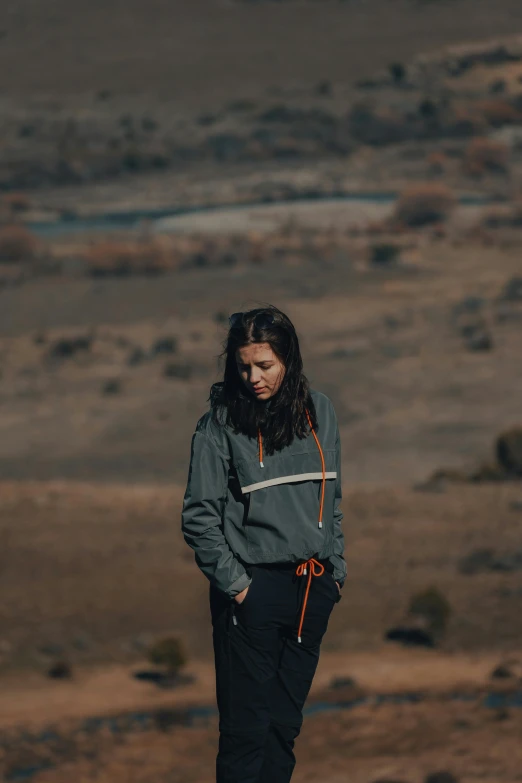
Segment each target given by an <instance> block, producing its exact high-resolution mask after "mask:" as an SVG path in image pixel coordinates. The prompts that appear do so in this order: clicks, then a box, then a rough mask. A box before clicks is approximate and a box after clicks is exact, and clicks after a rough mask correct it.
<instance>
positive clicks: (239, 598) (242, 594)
mask: <svg viewBox="0 0 522 783" xmlns="http://www.w3.org/2000/svg"><path fill="white" fill-rule="evenodd" d="M248 587H250V585H248ZM248 587H245V589H244V590H241V592H240V593H238V594H237V595H235V596H234V600H235V601H237V603H238V604H241V603H243V601H244V600H245V598H246V594H247V593H248Z"/></svg>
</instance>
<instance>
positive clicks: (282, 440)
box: [209, 305, 318, 454]
mask: <svg viewBox="0 0 522 783" xmlns="http://www.w3.org/2000/svg"><path fill="white" fill-rule="evenodd" d="M258 313H272V314H273V316H274V318H275V320H274V323H273V324H271V325H270V326H266V327H263V328H257V326H256V325H255V323H254V318H255V316H256V315H257V314H258ZM251 343H268V344H269V345H270V347H271V349H272V350H273V352H274V353H275V354H276V356H277V357H278V358H279V360H280V361H281V362H282V364H283V366H284V376H283V379H282V381H281V384H280V386H279V388H278V390H277V391H276V392H275V394H273V395H272V397H270V398H269V400H268V401H262V400H258V399H257V398H255V397H254V396H253V395H252V394H251V393H250V392H249V391H248V389H247V388H246V387H245V385H244V383H243V381H242V380H241V377H240V375H239V371H238V368H237V364H236V351H237V349H238V348H242V347H243V346H244V345H249V344H251ZM219 358H220V359H224V360H225V371H224V378H223V381H221V382H218V383H215V384H213V385H212V388H211V390H210V396H209V400H210V406H211V410H212V416H213V418H214V419H215V420H216V421H217V422H219V423H221V424H226V425H228V426H230V427H232V428H233V430H234V432H236V433H237V432H242V433H244V434H245V435H248V436H249V437H251V438H257V430H258V427H259V428H260V429H261V433H262V436H263V451H265V453H266V454H273V453H274V452H275V451H277V450H280V449H282V448H283V447H284V446H288V445H290V443H292V441H293V439H294V437H296V436H297V437H298V438H304V437H306V436H307V435H308V433H309V432H310V428H309V424H308V419H307V416H306V412H305V408H307V409H308V412H309V414H310V418H311V420H312V424H313V427H314V429H315V430H316V431H317V429H318V422H317V415H316V411H315V406H314V403H313V401H312V397H311V394H310V387H309V383H308V379H307V377H306V376H305V374H304V373H303V360H302V358H301V351H300V349H299V340H298V338H297V334H296V331H295V328H294V325H293V324H292V322H291V321H290V319H289V318H288V316H287V315H285V313H283V312H282V311H281V310H279V309H278V308H277V307H275V306H274V305H267V306H266V307H257V308H255V309H253V310H248V311H247V312H245V314H244V316H243V326H239V327H233V328H232V327H231V328H230V329H229V331H228V334H227V337H226V338H225V340H224V342H223V351H222V352H221V353H220V354H219ZM267 402H269V403H270V404H269V405H267Z"/></svg>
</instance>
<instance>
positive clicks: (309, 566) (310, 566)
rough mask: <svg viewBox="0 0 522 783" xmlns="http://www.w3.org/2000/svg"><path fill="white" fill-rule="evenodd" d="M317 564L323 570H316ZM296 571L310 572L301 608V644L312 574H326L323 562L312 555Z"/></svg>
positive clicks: (299, 640)
mask: <svg viewBox="0 0 522 783" xmlns="http://www.w3.org/2000/svg"><path fill="white" fill-rule="evenodd" d="M316 566H318V568H320V569H321V570H320V571H317V572H316V570H315V567H316ZM295 572H296V574H297V576H306V574H307V572H308V582H307V584H306V592H305V597H304V601H303V608H302V610H301V620H300V622H299V630H298V631H297V641H298V642H299V644H300V643H301V631H302V630H303V620H304V615H305V610H306V604H307V601H308V593H309V592H310V585H311V584H312V576H322V575H323V574H324V565H322V563H320V562H319V561H318V560H316V559H315V558H314V557H311V558H310V559H309V560H307V561H306V562H305V563H301V565H298V566H297V568H296V571H295Z"/></svg>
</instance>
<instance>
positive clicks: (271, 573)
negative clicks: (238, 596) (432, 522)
mask: <svg viewBox="0 0 522 783" xmlns="http://www.w3.org/2000/svg"><path fill="white" fill-rule="evenodd" d="M320 562H322V564H323V565H324V566H325V571H324V573H323V574H322V575H321V576H316V577H312V581H311V585H310V590H309V594H308V600H307V605H306V610H305V615H304V622H303V627H302V632H301V643H299V642H298V639H297V629H298V626H299V620H300V617H301V609H302V603H303V599H304V595H305V591H306V583H307V580H308V577H307V576H297V575H296V573H295V572H296V566H297V564H296V563H284V564H268V565H266V564H263V565H255V566H249V568H248V571H249V573H250V575H251V577H252V582H251V584H250V587H249V589H248V593H247V595H246V598H245V599H244V600H243V602H242V603H241V604H238V603H237V601H235V600H231V599H230V598H228V596H226V595H225V594H224V593H223V592H221V591H219V590H217V589H216V588H214V587H212V586H211V587H210V610H211V615H212V626H213V643H214V656H215V666H216V697H217V704H218V710H219V732H220V735H219V750H218V755H217V759H216V779H217V783H287V781H289V780H290V778H291V777H292V773H293V770H294V767H295V756H294V752H293V748H294V741H295V739H296V737H297V736H298V734H299V732H300V730H301V725H302V722H303V713H302V709H303V705H304V703H305V701H306V698H307V696H308V692H309V690H310V686H311V684H312V680H313V677H314V674H315V671H316V668H317V663H318V661H319V648H320V644H321V640H322V638H323V635H324V633H325V631H326V629H327V626H328V619H329V617H330V614H331V612H332V609H333V607H334V604H335V603H336V602H337V601H339V600H340V597H341V596H340V594H339V591H338V588H337V585H336V583H335V581H334V579H333V576H332V574H331V572H330V571H331V564H330V563H329V562H328V561H320ZM326 568H328V569H329V570H326Z"/></svg>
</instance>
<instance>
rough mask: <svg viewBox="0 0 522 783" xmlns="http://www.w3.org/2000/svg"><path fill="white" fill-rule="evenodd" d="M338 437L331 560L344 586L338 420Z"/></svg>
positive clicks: (339, 580)
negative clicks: (332, 552)
mask: <svg viewBox="0 0 522 783" xmlns="http://www.w3.org/2000/svg"><path fill="white" fill-rule="evenodd" d="M336 433H337V434H336V438H335V452H336V454H335V458H336V471H337V478H336V480H335V505H334V554H333V555H331V556H330V558H329V559H330V562H331V563H332V564H333V567H334V571H333V578H334V579H335V581H336V582H339V585H340V586H341V587H342V586H343V584H344V580H345V579H346V574H347V568H346V562H345V559H344V535H343V531H342V527H341V522H342V520H343V512H342V511H341V507H340V503H341V500H342V497H343V492H342V479H341V436H340V434H339V426H338V424H337V422H336Z"/></svg>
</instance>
